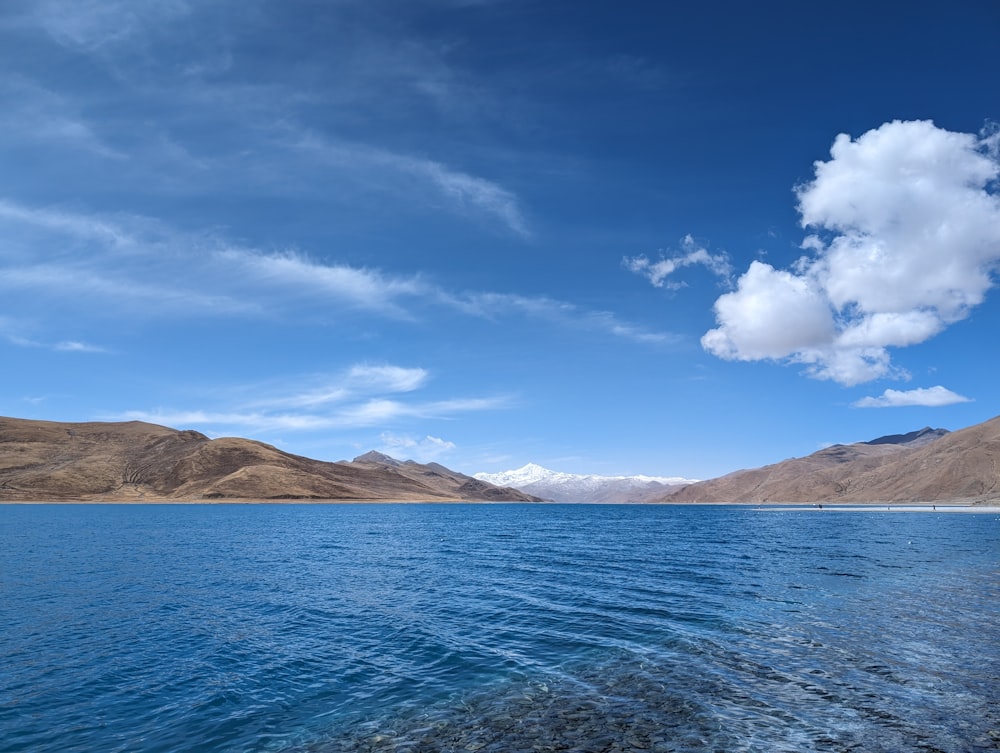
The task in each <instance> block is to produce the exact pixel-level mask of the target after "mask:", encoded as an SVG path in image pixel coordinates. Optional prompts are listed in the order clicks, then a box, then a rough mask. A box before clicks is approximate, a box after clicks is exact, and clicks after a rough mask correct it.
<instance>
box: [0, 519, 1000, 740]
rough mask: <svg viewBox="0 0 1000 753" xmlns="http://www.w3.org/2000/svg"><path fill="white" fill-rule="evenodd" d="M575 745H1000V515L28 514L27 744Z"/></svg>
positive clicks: (23, 570)
mask: <svg viewBox="0 0 1000 753" xmlns="http://www.w3.org/2000/svg"><path fill="white" fill-rule="evenodd" d="M554 750H575V751H595V752H596V751H616V752H617V751H658V752H660V753H665V752H667V751H673V752H681V751H685V752H686V751H762V752H764V751H767V752H768V753H770V752H771V751H865V752H866V753H867V752H869V751H892V752H893V753H896V752H900V751H947V752H949V753H950V752H952V751H996V750H1000V518H998V516H997V515H991V514H983V515H956V514H933V513H913V514H908V513H888V512H886V513H876V512H866V513H833V512H801V511H799V512H788V511H784V512H774V511H758V510H755V509H753V508H747V507H650V506H589V505H588V506H584V505H553V506H530V505H482V506H476V505H331V506H307V505H303V506H299V505H289V506H286V505H246V506H243V505H236V506H231V505H205V506H201V505H196V506H158V505H142V506H93V505H87V506H62V505H58V506H0V752H3V753H6V752H9V751H33V752H34V751H37V752H39V753H43V752H45V751H60V752H62V751H101V752H102V753H103V752H111V751H150V752H152V751H219V752H223V751H227V752H228V751H262V752H263V751H285V752H288V753H327V752H330V753H334V752H340V751H402V752H405V751H412V752H413V753H421V752H423V751H470V752H472V753H476V751H480V752H481V753H491V752H492V751H504V752H505V753H506V752H507V751H554Z"/></svg>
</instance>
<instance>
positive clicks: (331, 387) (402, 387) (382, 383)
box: [252, 363, 429, 409]
mask: <svg viewBox="0 0 1000 753" xmlns="http://www.w3.org/2000/svg"><path fill="white" fill-rule="evenodd" d="M428 377H429V373H428V372H427V370H426V369H421V368H407V367H403V366H392V365H389V364H384V365H372V364H367V363H363V364H356V365H354V366H352V367H350V368H349V369H347V370H346V371H345V372H343V373H341V374H337V375H335V376H333V377H323V378H319V379H310V378H306V379H304V380H299V381H306V382H311V383H313V384H315V385H316V386H310V387H309V388H308V389H304V390H302V391H301V392H297V393H294V394H291V395H287V394H285V395H279V396H276V397H275V396H272V397H270V398H266V399H263V400H255V401H254V402H253V403H252V407H254V408H270V409H274V408H279V407H283V408H311V409H317V408H321V407H322V406H328V405H332V404H334V403H343V402H346V401H348V400H357V399H358V398H359V396H364V395H379V394H386V393H389V394H395V393H406V392H413V391H414V390H417V389H420V388H421V387H423V386H424V385H425V384H426V383H427V379H428ZM261 389H262V387H260V386H257V387H256V388H255V391H260V390H261Z"/></svg>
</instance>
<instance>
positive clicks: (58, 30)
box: [28, 0, 189, 52]
mask: <svg viewBox="0 0 1000 753" xmlns="http://www.w3.org/2000/svg"><path fill="white" fill-rule="evenodd" d="M188 12H189V7H188V4H187V3H186V2H183V1H182V0H33V3H32V13H31V15H30V16H29V19H28V20H29V22H31V23H34V24H37V25H39V26H41V27H42V28H43V29H44V30H45V31H46V32H47V33H48V34H49V35H50V36H51V37H52V38H53V39H54V40H55V41H56V42H57V43H59V44H60V45H63V46H65V47H69V48H74V49H81V50H84V51H89V52H93V51H97V50H99V49H101V48H103V47H106V46H109V45H114V44H118V43H121V42H124V41H127V40H130V39H132V38H134V37H137V36H140V35H143V34H145V33H148V32H149V31H150V30H155V29H156V28H158V27H160V26H162V24H164V23H165V22H168V21H170V20H172V19H174V18H176V17H178V16H182V15H185V14H187V13H188Z"/></svg>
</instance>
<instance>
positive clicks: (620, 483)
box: [473, 463, 696, 502]
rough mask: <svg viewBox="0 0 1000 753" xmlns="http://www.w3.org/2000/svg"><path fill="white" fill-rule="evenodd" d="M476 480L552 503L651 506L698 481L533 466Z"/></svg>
mask: <svg viewBox="0 0 1000 753" xmlns="http://www.w3.org/2000/svg"><path fill="white" fill-rule="evenodd" d="M473 476H474V477H475V478H477V479H480V480H481V481H487V482H489V483H491V484H496V485H498V486H509V487H513V488H515V489H520V490H521V491H522V492H526V493H528V494H531V495H533V496H536V497H541V498H543V499H547V500H551V501H553V502H649V501H651V500H654V499H658V498H661V497H663V495H664V494H666V493H668V492H670V491H671V490H674V489H677V488H678V487H680V486H683V485H685V484H692V483H695V481H696V479H686V478H680V477H669V478H664V477H660V476H595V475H577V474H572V473H560V472H559V471H550V470H549V469H547V468H543V467H542V466H540V465H535V464H534V463H528V464H527V465H525V466H523V467H521V468H517V469H516V470H512V471H501V472H499V473H476V474H473Z"/></svg>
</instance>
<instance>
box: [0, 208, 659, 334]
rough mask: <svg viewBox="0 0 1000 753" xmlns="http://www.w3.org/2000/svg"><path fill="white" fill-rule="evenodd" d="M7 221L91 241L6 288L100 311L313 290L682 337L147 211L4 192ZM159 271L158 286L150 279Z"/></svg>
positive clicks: (240, 307) (371, 305)
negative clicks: (123, 212) (247, 242)
mask: <svg viewBox="0 0 1000 753" xmlns="http://www.w3.org/2000/svg"><path fill="white" fill-rule="evenodd" d="M0 220H5V221H7V222H8V223H9V224H11V225H12V226H13V227H14V228H18V227H20V228H22V229H23V228H24V227H27V228H30V229H31V230H32V231H33V232H34V233H36V234H35V235H32V234H29V235H28V236H27V237H23V233H22V234H21V235H20V236H18V234H17V233H16V232H15V233H14V235H15V236H16V237H20V242H21V244H22V245H25V246H27V247H28V248H30V249H38V248H41V249H44V248H49V247H52V245H53V244H51V243H50V235H51V234H56V235H58V236H68V237H70V238H71V239H75V240H76V241H78V242H81V243H86V244H87V248H88V254H87V255H86V256H84V257H81V258H80V260H79V261H77V260H76V257H72V256H71V257H69V259H70V260H67V259H66V258H64V255H63V254H57V253H55V252H53V259H52V260H51V261H48V262H42V263H36V264H31V265H21V266H18V265H16V264H15V265H11V266H7V267H6V268H3V267H2V266H0V270H2V271H3V275H2V276H0V289H4V288H5V289H8V290H21V291H35V292H38V293H40V294H42V295H52V296H58V297H59V298H60V302H61V303H62V304H63V305H65V304H66V303H67V302H73V301H77V300H79V301H81V302H82V301H83V300H84V299H89V300H90V301H93V299H94V298H100V300H101V309H102V310H112V309H117V310H121V311H127V312H130V313H131V314H137V315H141V316H143V317H147V316H154V315H158V316H168V317H169V316H177V315H178V314H181V315H184V316H189V315H191V314H194V313H200V314H205V313H215V314H218V315H225V316H232V315H246V316H252V317H260V316H264V315H267V314H268V312H271V313H274V312H277V311H279V310H281V309H282V308H283V307H285V306H291V305H298V304H299V303H301V301H302V298H303V296H304V295H311V296H318V297H319V301H318V303H319V305H320V306H321V308H325V309H328V310H329V309H336V308H337V307H341V306H344V307H348V308H358V309H362V310H366V311H371V312H375V313H378V314H381V315H383V316H386V317H390V318H395V319H400V320H415V319H417V318H418V314H419V311H420V309H421V307H425V306H427V305H431V306H433V305H437V306H445V307H448V308H452V309H455V310H458V311H461V312H463V313H465V314H466V315H469V316H474V317H477V318H484V319H487V320H497V319H499V318H503V317H508V316H512V315H518V316H529V317H533V318H537V319H540V320H544V321H548V322H550V323H552V324H555V325H557V326H561V327H569V328H573V329H582V330H588V331H594V332H602V333H605V334H608V335H611V336H614V337H620V338H623V339H627V340H631V341H633V342H637V343H642V344H647V345H649V344H653V345H655V344H663V343H669V342H675V341H676V339H677V338H676V336H674V335H671V334H668V333H661V332H652V331H648V330H646V329H644V328H642V327H640V326H638V325H635V324H633V323H629V322H625V321H622V320H620V319H619V318H618V317H617V316H616V315H615V314H614V313H612V312H608V311H592V310H588V309H584V308H581V307H579V306H577V305H575V304H572V303H568V302H565V301H559V300H556V299H552V298H548V297H545V296H522V295H517V294H510V293H493V292H471V293H462V294H457V293H452V292H449V291H446V290H444V289H443V288H441V287H440V286H438V285H436V284H433V283H431V282H429V281H427V280H425V279H423V278H422V277H420V276H409V277H403V276H392V275H389V274H386V273H385V272H383V271H381V270H378V269H369V268H359V267H352V266H349V265H345V264H330V263H323V262H319V261H315V260H312V259H309V258H308V257H306V256H305V255H303V254H301V253H298V252H295V251H283V252H276V253H265V252H263V251H259V250H255V249H246V248H240V247H236V246H232V245H230V244H227V243H226V242H225V241H224V240H222V239H219V238H218V237H216V236H215V235H214V234H208V233H203V234H200V235H199V234H190V233H179V232H177V231H174V230H172V229H170V228H168V227H165V226H163V225H162V224H161V223H159V222H157V221H154V220H151V219H149V218H143V217H129V218H128V226H125V225H124V224H122V223H121V222H119V221H115V220H111V219H108V218H106V217H103V216H100V215H88V214H84V213H74V212H67V211H61V210H52V209H38V208H34V207H28V206H24V205H19V204H16V203H13V202H9V201H4V200H0ZM12 232H13V231H12ZM38 233H40V235H37V234H38ZM55 247H56V248H61V247H62V246H60V245H58V244H56V245H55ZM122 252H124V255H123V253H122ZM0 264H2V257H0ZM151 265H155V272H153V269H154V268H153V267H151ZM151 272H153V273H154V274H155V275H156V277H157V279H158V280H160V282H159V284H150V283H148V282H143V281H142V280H145V279H148V278H149V277H150V274H151ZM209 291H211V292H209Z"/></svg>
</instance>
